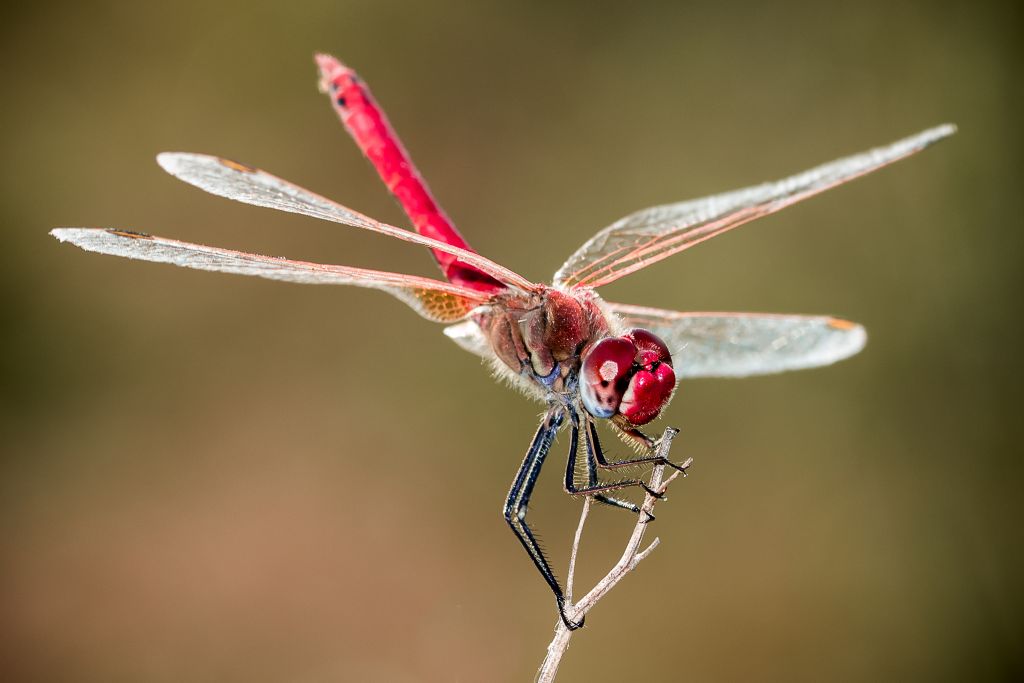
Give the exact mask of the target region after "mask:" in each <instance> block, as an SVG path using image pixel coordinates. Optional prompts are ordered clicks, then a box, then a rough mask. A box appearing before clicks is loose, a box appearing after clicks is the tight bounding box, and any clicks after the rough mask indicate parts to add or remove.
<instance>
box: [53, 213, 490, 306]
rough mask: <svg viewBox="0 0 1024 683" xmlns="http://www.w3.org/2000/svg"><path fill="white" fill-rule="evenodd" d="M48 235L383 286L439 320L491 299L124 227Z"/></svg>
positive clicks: (270, 273) (257, 271) (216, 266)
mask: <svg viewBox="0 0 1024 683" xmlns="http://www.w3.org/2000/svg"><path fill="white" fill-rule="evenodd" d="M50 234H51V235H53V236H54V237H56V238H57V239H58V240H60V241H61V242H71V243H72V244H74V245H76V246H79V247H81V248H82V249H85V250H86V251H94V252H97V253H100V254H112V255H114V256H124V257H127V258H131V259H140V260H143V261H156V262H158V263H171V264H174V265H176V266H184V267H185V268H196V269H198V270H212V271H217V272H221V273H234V274H237V275H256V276H258V277H264V278H268V279H271V280H283V281H286V282H299V283H304V284H329V285H354V286H356V287H370V288H373V289H381V290H384V291H385V292H388V293H389V294H391V295H393V296H395V297H397V298H399V299H401V300H402V301H404V302H405V303H406V304H408V305H409V306H411V307H412V308H413V310H415V311H416V312H417V313H419V314H420V315H422V316H423V317H424V318H427V319H428V320H433V321H435V322H446V323H450V322H455V321H458V320H462V319H463V318H465V317H466V316H467V315H469V312H470V311H472V310H473V309H474V308H476V307H477V306H480V305H482V304H484V303H487V302H488V301H489V300H490V297H489V296H488V295H487V294H485V293H483V292H478V291H476V290H472V289H468V288H465V287H458V286H455V285H451V284H449V283H447V282H440V281H438V280H431V279H430V278H423V277H416V276H413V275H401V274H399V273H387V272H383V271H376V270H367V269H364V268H353V267H350V266H333V265H325V264H321V263H308V262H305V261H292V260H289V259H286V258H278V257H273V256H261V255H259V254H248V253H245V252H241V251H232V250H230V249H220V248H217V247H206V246H203V245H201V244H191V243H189V242H180V241H178V240H170V239H165V238H163V237H156V236H153V235H145V234H142V233H136V232H129V231H124V230H107V229H101V228H57V229H55V230H52V231H51V232H50Z"/></svg>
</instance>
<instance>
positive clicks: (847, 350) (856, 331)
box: [827, 318, 868, 361]
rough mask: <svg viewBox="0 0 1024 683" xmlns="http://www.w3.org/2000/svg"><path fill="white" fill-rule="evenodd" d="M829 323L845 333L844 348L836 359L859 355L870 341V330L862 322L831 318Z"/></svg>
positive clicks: (834, 328)
mask: <svg viewBox="0 0 1024 683" xmlns="http://www.w3.org/2000/svg"><path fill="white" fill-rule="evenodd" d="M827 324H828V326H829V327H830V328H832V329H833V330H836V331H838V332H841V333H842V334H843V342H844V343H843V349H842V352H841V353H840V354H839V355H838V356H837V357H836V359H835V360H836V361H840V360H843V359H845V358H849V357H850V356H855V355H857V354H858V353H860V352H861V351H862V350H863V349H864V347H865V346H866V345H867V343H868V331H867V330H866V329H864V326H863V325H861V324H860V323H855V322H853V321H852V320H846V319H844V318H829V319H828V323H827Z"/></svg>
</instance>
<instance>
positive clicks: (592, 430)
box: [586, 416, 689, 493]
mask: <svg viewBox="0 0 1024 683" xmlns="http://www.w3.org/2000/svg"><path fill="white" fill-rule="evenodd" d="M586 420H587V439H588V443H589V442H591V441H592V442H593V444H594V459H595V460H596V461H597V465H598V467H603V468H604V469H607V470H614V469H618V468H620V467H629V466H630V465H642V464H644V463H649V462H650V463H659V464H662V465H668V466H669V467H671V468H672V469H676V470H679V471H680V472H682V473H683V474H686V469H687V467H689V463H688V462H687V463H686V464H683V465H677V464H676V463H674V462H672V461H671V460H667V459H666V458H663V457H661V456H658V455H648V456H643V457H640V458H628V459H626V460H608V459H607V458H606V457H605V455H604V451H603V450H602V449H601V442H600V440H598V438H597V425H595V424H594V421H593V420H592V419H590V417H589V416H588V417H587V418H586ZM616 426H618V425H616ZM620 429H621V427H620ZM623 431H624V432H625V433H626V435H627V436H630V437H632V438H634V439H637V440H642V441H641V442H642V443H646V444H649V445H650V447H652V448H653V447H654V445H655V443H656V442H655V441H654V439H652V438H650V437H649V436H646V435H645V434H643V432H641V431H640V430H638V429H636V428H631V431H626V430H623ZM649 493H653V492H650V491H649Z"/></svg>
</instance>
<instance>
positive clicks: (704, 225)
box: [554, 124, 956, 287]
mask: <svg viewBox="0 0 1024 683" xmlns="http://www.w3.org/2000/svg"><path fill="white" fill-rule="evenodd" d="M955 131H956V127H955V126H953V125H950V124H946V125H943V126H938V127H936V128H932V129H930V130H926V131H923V132H921V133H918V134H917V135H912V136H910V137H908V138H905V139H903V140H900V141H898V142H895V143H893V144H891V145H888V146H886V147H878V148H876V149H873V150H871V151H869V152H864V153H862V154H857V155H854V156H851V157H846V158H845V159H839V160H838V161H833V162H830V163H827V164H824V165H822V166H818V167H817V168H814V169H811V170H810V171H805V172H803V173H800V174H797V175H794V176H790V177H789V178H786V179H784V180H779V181H777V182H774V183H764V184H762V185H755V186H754V187H748V188H745V189H742V190H735V191H733V192H726V193H725V194H719V195H714V196H711V197H705V198H703V199H695V200H692V201H687V202H681V203H678V204H666V205H664V206H656V207H653V208H650V209H644V210H643V211H638V212H636V213H634V214H631V215H629V216H626V217H625V218H622V219H620V220H618V221H617V222H615V223H613V224H612V225H610V226H608V227H607V228H605V229H604V230H602V231H601V232H599V233H597V234H596V235H594V236H593V237H592V238H590V240H589V241H588V242H587V243H586V244H584V245H583V246H582V247H580V248H579V249H578V250H577V251H576V253H574V254H573V255H572V256H570V257H569V260H568V261H566V262H565V263H564V264H563V265H562V267H561V268H559V269H558V272H557V273H555V278H554V281H555V284H556V285H563V286H575V285H585V286H588V287H600V286H601V285H606V284H608V283H609V282H613V281H615V280H617V279H619V278H620V277H622V276H624V275H628V274H629V273H632V272H634V271H637V270H640V269H641V268H644V267H646V266H649V265H651V264H652V263H656V262H657V261H660V260H661V259H663V258H667V257H669V256H671V255H672V254H675V253H677V252H680V251H682V250H684V249H688V248H690V247H692V246H693V245H695V244H698V243H700V242H703V241H704V240H707V239H710V238H712V237H714V236H715V235H719V234H721V233H723V232H725V231H727V230H731V229H732V228H735V227H737V226H739V225H743V224H744V223H747V222H749V221H752V220H754V219H755V218H760V217H761V216H766V215H768V214H770V213H774V212H776V211H779V210H780V209H783V208H785V207H787V206H789V205H790V204H795V203H796V202H799V201H801V200H803V199H807V198H808V197H812V196H814V195H816V194H818V193H819V192H824V191H825V190H828V189H829V188H832V187H835V186H837V185H841V184H843V183H845V182H848V181H850V180H853V179H854V178H857V177H860V176H862V175H864V174H866V173H870V172H871V171H875V170H877V169H879V168H882V167H883V166H886V165H888V164H891V163H893V162H894V161H898V160H900V159H903V158H905V157H908V156H910V155H911V154H914V153H915V152H919V151H921V150H922V149H924V148H925V147H927V146H928V145H930V144H931V143H933V142H936V141H937V140H941V139H942V138H944V137H947V136H949V135H952V134H953V133H954V132H955Z"/></svg>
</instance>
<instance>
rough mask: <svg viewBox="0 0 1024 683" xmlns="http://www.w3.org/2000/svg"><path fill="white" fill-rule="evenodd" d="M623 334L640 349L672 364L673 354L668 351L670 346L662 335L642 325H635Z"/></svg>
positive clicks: (663, 361)
mask: <svg viewBox="0 0 1024 683" xmlns="http://www.w3.org/2000/svg"><path fill="white" fill-rule="evenodd" d="M623 336H624V337H626V339H629V340H630V341H631V342H633V346H635V347H636V348H637V349H638V350H640V351H649V352H651V353H653V354H654V355H655V356H656V358H657V360H660V361H661V362H662V363H668V364H669V365H670V366H671V365H672V354H671V353H669V352H668V346H667V345H666V344H665V342H663V341H662V340H661V337H659V336H657V335H656V334H654V333H653V332H650V331H648V330H645V329H642V328H640V327H634V328H633V329H631V330H627V331H626V334H624V335H623Z"/></svg>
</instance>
